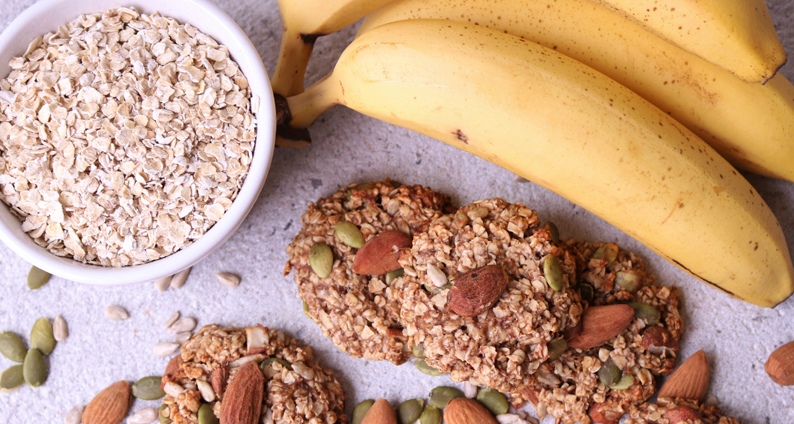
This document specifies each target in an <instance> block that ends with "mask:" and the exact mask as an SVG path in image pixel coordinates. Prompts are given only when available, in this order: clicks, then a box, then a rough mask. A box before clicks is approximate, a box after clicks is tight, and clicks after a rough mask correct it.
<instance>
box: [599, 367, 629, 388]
mask: <svg viewBox="0 0 794 424" xmlns="http://www.w3.org/2000/svg"><path fill="white" fill-rule="evenodd" d="M622 376H623V372H622V371H621V370H620V368H618V366H617V365H615V364H613V363H612V361H606V362H604V364H603V365H601V368H599V370H598V381H600V382H601V384H603V385H605V386H607V387H611V386H613V385H615V384H617V383H618V382H619V381H620V379H621V377H622Z"/></svg>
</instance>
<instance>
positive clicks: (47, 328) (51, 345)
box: [30, 318, 55, 355]
mask: <svg viewBox="0 0 794 424" xmlns="http://www.w3.org/2000/svg"><path fill="white" fill-rule="evenodd" d="M30 347H32V348H35V349H38V350H39V351H40V352H41V353H42V354H44V355H49V354H50V353H52V351H53V349H55V337H54V335H53V333H52V324H50V320H48V319H47V318H39V319H37V320H36V322H35V323H34V324H33V328H32V329H31V330H30Z"/></svg>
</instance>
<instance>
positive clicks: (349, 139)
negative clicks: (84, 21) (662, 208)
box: [0, 0, 794, 424]
mask: <svg viewBox="0 0 794 424" xmlns="http://www.w3.org/2000/svg"><path fill="white" fill-rule="evenodd" d="M216 2H217V3H219V4H220V5H221V6H222V7H223V8H224V9H225V10H226V11H227V12H228V13H229V14H230V15H231V16H232V17H233V18H234V19H235V20H236V21H237V22H238V24H240V26H241V27H242V28H243V29H244V30H245V31H246V32H247V33H248V35H249V37H250V38H251V39H252V40H253V42H254V44H255V45H256V46H257V49H258V51H259V53H260V54H261V55H262V58H263V60H264V62H265V65H266V67H267V68H268V69H269V70H272V69H273V68H274V66H275V61H276V56H277V51H278V41H279V37H280V33H281V24H280V20H279V16H278V10H277V5H276V2H275V0H240V1H238V0H216ZM32 3H33V1H32V0H2V1H0V30H2V29H4V28H5V27H6V26H7V25H8V23H9V22H10V21H11V20H12V19H13V18H14V17H15V16H16V15H18V14H19V13H21V12H22V11H23V10H24V9H25V8H26V7H28V6H29V5H30V4H32ZM769 7H770V10H771V13H772V16H773V18H774V21H775V25H776V27H777V29H778V32H779V33H780V35H781V38H782V39H783V44H784V45H785V47H786V50H787V51H788V52H789V54H794V19H792V18H794V1H791V0H772V1H770V3H769ZM353 33H354V32H353V30H352V29H348V30H345V31H342V32H340V33H337V34H333V35H331V36H328V37H325V38H322V39H320V41H319V42H318V45H317V48H316V50H315V56H314V57H313V61H312V63H311V65H310V69H309V81H310V82H311V81H314V80H316V79H317V78H318V77H319V76H320V75H322V74H324V73H325V72H327V71H329V70H330V69H331V67H332V66H333V62H334V59H335V57H336V56H338V55H339V53H340V52H341V50H342V49H343V48H344V46H345V44H346V43H347V42H348V41H349V40H350V39H351V38H352V36H353ZM782 72H783V73H784V74H785V75H786V76H788V77H789V78H794V64H792V63H789V64H788V65H786V66H785V67H784V68H783V70H782ZM312 131H313V136H314V138H315V144H314V145H313V146H311V147H310V148H307V149H304V150H297V151H296V150H284V149H277V151H276V154H275V157H274V162H273V166H272V168H271V171H270V176H269V178H268V181H267V183H266V185H265V189H264V191H263V192H262V195H261V197H260V199H259V201H258V202H257V204H256V206H255V207H254V209H253V211H252V212H251V215H250V216H249V217H248V219H247V220H246V222H245V223H244V224H243V226H242V227H241V229H240V230H239V231H238V232H237V233H236V234H235V235H234V236H233V237H232V239H231V240H230V241H229V242H228V243H227V244H226V245H224V246H223V247H222V248H221V249H220V250H218V251H217V252H216V253H214V254H213V255H212V256H210V257H209V258H207V259H206V260H205V261H203V262H202V263H200V264H199V265H198V266H196V267H195V268H194V269H193V272H192V274H191V275H190V278H189V279H188V282H187V284H186V285H185V286H184V287H183V288H182V289H180V290H177V291H173V290H171V291H168V292H165V293H158V292H156V291H155V290H154V289H153V288H152V285H151V284H141V285H137V286H125V287H90V286H86V285H82V284H79V283H75V282H71V281H64V280H61V279H58V278H53V279H52V280H51V281H50V283H49V284H48V285H47V286H45V287H44V288H42V289H41V290H38V291H35V292H31V291H29V290H28V289H27V288H26V286H25V279H26V275H27V272H28V268H29V266H28V264H26V263H25V262H24V261H22V260H21V259H19V258H17V257H16V256H15V255H14V254H13V252H11V251H10V250H9V249H7V248H6V247H5V246H1V245H0V270H2V279H3V281H2V283H0V331H4V330H6V331H13V332H15V333H17V334H20V335H23V336H25V338H27V334H28V333H29V331H30V327H31V326H32V325H33V323H34V321H35V320H36V319H37V318H38V317H40V316H46V317H48V318H50V319H53V318H54V317H55V315H56V314H61V315H63V317H64V318H65V319H66V321H67V322H68V324H69V330H70V333H71V334H70V336H69V338H68V339H67V340H66V341H65V342H63V343H59V344H58V346H57V347H56V349H55V351H54V352H53V354H52V355H51V356H50V357H49V359H48V360H49V364H50V368H51V373H50V377H49V380H48V381H47V383H46V384H45V385H44V386H43V387H41V388H39V389H35V390H34V389H31V388H30V387H24V386H23V387H22V388H21V389H19V390H17V391H15V392H13V393H11V394H0V422H2V423H6V422H7V423H34V422H35V423H45V422H46V423H60V422H63V417H64V415H65V414H66V412H67V411H68V410H69V409H70V408H72V407H73V406H75V405H85V404H86V403H88V401H89V400H90V399H91V398H92V397H93V396H94V395H95V394H96V393H97V392H98V391H99V390H101V389H102V388H104V387H105V386H107V385H109V384H110V383H112V382H114V381H117V380H121V379H126V380H129V381H135V380H137V379H138V378H140V377H144V376H147V375H159V374H161V373H162V371H163V369H164V367H165V364H166V359H158V358H156V357H154V356H153V355H152V353H151V349H152V346H153V345H154V344H155V343H157V342H160V341H167V340H170V338H171V337H170V335H169V334H168V333H167V332H166V331H165V330H163V328H162V327H161V323H162V322H163V321H164V320H165V319H166V318H167V317H168V316H169V315H171V313H172V312H173V311H174V310H179V311H181V312H182V314H183V316H192V317H195V318H197V319H198V320H199V323H200V324H208V323H213V322H217V323H221V324H225V325H234V326H245V325H248V324H253V323H262V324H264V325H267V326H271V327H276V328H280V329H283V330H285V331H287V332H288V333H290V334H292V335H293V336H295V337H297V338H298V339H300V340H301V341H303V342H305V343H310V344H312V345H313V346H314V347H315V351H316V352H317V355H318V357H319V358H320V359H321V361H322V362H323V363H324V364H325V365H327V366H329V367H331V368H333V369H335V370H336V371H337V372H338V376H339V378H340V380H341V381H342V382H343V385H344V388H345V390H346V392H347V395H348V399H349V402H348V411H350V410H352V406H353V405H355V403H357V402H359V401H360V400H363V399H366V398H377V397H385V398H387V399H389V400H391V401H392V402H399V401H402V400H405V399H409V398H413V397H424V396H426V395H427V393H428V392H429V390H430V389H431V388H433V387H435V386H436V385H439V384H444V383H449V381H448V380H447V379H446V378H445V377H437V378H431V377H427V376H425V375H423V374H420V373H419V372H418V371H416V370H415V369H414V368H413V367H412V366H411V365H410V364H407V365H403V366H400V367H395V366H393V365H391V364H388V363H376V362H367V361H364V360H356V359H351V358H348V357H347V356H346V355H344V354H342V353H341V352H339V351H337V350H336V349H335V348H334V347H333V346H332V345H331V343H330V342H329V341H327V340H325V339H324V338H323V337H322V335H321V334H320V331H319V330H318V328H317V327H315V326H314V325H313V324H312V323H311V322H310V321H309V320H308V319H306V318H305V317H304V316H303V313H302V310H301V302H300V300H299V299H298V298H297V295H296V289H295V287H294V285H293V284H292V281H291V276H290V277H284V276H282V270H283V267H284V263H285V261H286V257H287V256H286V253H285V251H284V249H285V247H286V245H287V244H288V243H289V241H290V240H291V238H292V237H293V236H294V235H295V233H296V232H297V231H298V225H299V222H300V215H301V213H302V212H303V210H304V209H305V207H306V205H307V204H308V202H309V201H310V200H312V199H316V198H318V197H320V196H325V195H328V194H329V193H331V192H333V191H334V190H336V189H337V188H338V187H339V186H340V185H343V184H346V183H348V182H351V181H365V180H375V179H382V178H385V177H393V178H395V179H397V180H400V181H404V182H412V183H420V184H423V185H427V186H430V187H433V188H435V189H437V190H440V191H443V192H446V193H448V194H450V195H451V196H452V197H453V198H454V199H455V201H456V202H457V203H459V204H465V203H467V202H469V201H472V200H475V199H480V198H487V197H495V196H501V197H504V198H505V199H507V200H509V201H522V202H525V203H527V204H528V205H530V206H531V207H533V208H535V209H537V210H538V213H539V214H540V216H541V217H542V218H545V219H553V220H554V221H555V222H557V223H558V224H559V225H560V228H561V230H562V233H563V236H575V237H581V238H589V239H601V240H607V241H616V242H618V243H619V244H621V245H622V246H624V247H626V248H628V249H632V250H634V251H636V252H638V253H639V254H641V255H642V256H643V257H644V258H646V260H647V263H648V265H649V267H650V268H651V270H652V271H654V272H656V273H657V275H658V276H659V277H660V280H661V281H662V282H663V283H665V284H677V285H679V286H680V287H681V289H682V292H683V295H684V300H685V310H684V317H685V320H686V330H687V332H686V335H685V339H684V341H683V352H682V354H683V356H684V357H686V356H689V355H690V354H692V353H694V352H695V351H697V350H699V349H705V350H706V352H707V354H708V356H709V359H710V361H711V364H712V368H713V377H712V385H711V393H712V394H714V395H716V396H717V397H718V398H719V399H720V403H721V405H722V406H723V407H724V409H725V410H726V411H727V412H728V413H730V414H732V415H734V416H736V417H738V418H739V419H740V420H741V421H742V422H743V423H751V424H766V423H776V424H778V423H779V424H785V423H792V422H794V400H793V399H794V387H789V388H784V387H780V386H777V385H775V384H773V383H772V381H771V380H770V379H769V378H768V377H767V376H766V374H765V373H764V371H763V364H764V362H765V361H766V358H767V356H768V355H769V353H771V352H772V350H773V349H774V348H775V347H777V346H779V345H781V344H783V343H784V342H788V341H790V340H794V327H792V318H793V317H794V299H789V300H788V301H786V302H785V303H783V304H782V305H780V306H778V307H777V308H775V309H774V310H769V309H761V308H758V307H754V306H751V305H749V304H746V303H742V302H740V301H737V300H734V299H731V298H729V297H727V296H726V295H723V294H722V293H720V292H718V291H716V290H713V289H711V288H709V287H707V286H706V285H704V284H701V283H699V282H697V281H695V280H694V279H692V278H690V277H689V276H687V275H685V274H684V273H683V272H681V271H679V270H677V269H676V268H674V267H673V266H671V265H669V264H668V263H667V262H665V261H664V260H663V259H661V258H660V257H658V256H657V255H655V254H653V253H651V252H650V251H649V250H648V249H646V248H645V247H643V246H642V245H640V244H639V243H637V242H636V241H634V240H633V239H631V238H630V237H628V236H626V235H625V234H623V233H621V232H620V231H618V230H616V229H615V228H614V227H612V226H610V225H608V224H606V223H605V222H603V221H602V220H601V219H599V218H596V217H594V216H593V215H591V214H590V213H588V212H586V211H584V210H582V209H581V208H579V207H577V206H575V205H573V204H571V203H570V202H568V201H566V200H564V199H561V198H560V197H559V196H557V195H555V194H553V193H550V192H548V191H546V190H544V189H541V188H539V187H537V186H534V185H533V184H518V183H515V182H514V181H513V175H512V174H511V173H509V172H507V171H505V170H503V169H501V168H498V167H496V166H494V165H492V164H490V163H488V162H485V161H484V160H481V159H478V158H476V157H473V156H470V155H468V154H466V153H464V152H462V151H459V150H457V149H455V148H452V147H450V146H447V145H445V144H443V143H440V142H438V141H434V140H431V139H428V138H426V137H423V136H419V135H417V134H414V133H411V132H409V131H407V130H403V129H401V128H396V127H393V126H390V125H387V124H384V123H381V122H378V121H375V120H373V119H370V118H367V117H364V116H361V115H359V114H357V113H355V112H353V111H350V110H347V109H344V108H335V109H333V110H331V111H329V112H328V113H326V114H325V115H324V116H323V117H322V118H321V120H320V121H319V122H318V123H316V124H315V125H314V127H313V128H312ZM792 166H794V164H793V165H792ZM748 179H749V180H750V182H751V183H753V185H755V187H756V188H757V189H758V191H759V193H761V195H762V196H763V197H764V198H765V200H766V201H767V202H768V203H769V204H770V206H771V207H772V209H773V210H774V212H775V213H776V214H777V216H778V218H779V219H780V221H781V224H782V225H783V228H784V231H785V233H786V237H787V239H788V240H789V247H790V248H794V185H792V184H791V183H786V182H782V181H775V180H770V179H765V178H761V177H757V176H753V175H748ZM792 250H794V249H792ZM219 271H228V272H234V273H238V274H239V275H241V276H242V278H243V282H242V284H241V285H240V286H239V287H238V288H236V289H230V288H228V287H226V286H222V285H221V284H219V283H218V282H217V281H216V279H215V273H216V272H219ZM109 304H119V305H122V306H124V307H125V308H127V310H129V312H130V319H128V320H126V321H121V322H111V321H107V320H105V318H104V316H103V310H104V307H105V306H106V305H109ZM10 365H11V362H10V361H8V360H7V359H5V358H3V357H0V370H2V369H5V368H6V367H8V366H10ZM154 405H155V402H142V401H136V402H135V403H134V404H133V407H132V409H133V411H135V410H138V409H141V408H143V407H147V406H154ZM546 422H551V421H550V419H547V420H546Z"/></svg>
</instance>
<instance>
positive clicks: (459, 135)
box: [452, 130, 469, 144]
mask: <svg viewBox="0 0 794 424" xmlns="http://www.w3.org/2000/svg"><path fill="white" fill-rule="evenodd" d="M452 134H455V137H457V139H458V140H460V141H462V142H463V143H465V144H469V137H468V136H466V134H463V131H461V130H457V131H455V132H453V133H452Z"/></svg>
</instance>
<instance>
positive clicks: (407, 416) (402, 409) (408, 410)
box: [397, 399, 425, 424]
mask: <svg viewBox="0 0 794 424" xmlns="http://www.w3.org/2000/svg"><path fill="white" fill-rule="evenodd" d="M424 404H425V402H424V401H423V400H422V399H409V400H406V401H405V402H403V403H401V404H400V405H399V406H397V419H398V420H399V421H400V424H413V423H414V422H415V421H416V420H418V419H419V416H420V415H422V410H423V409H424V406H425V405H424Z"/></svg>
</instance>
